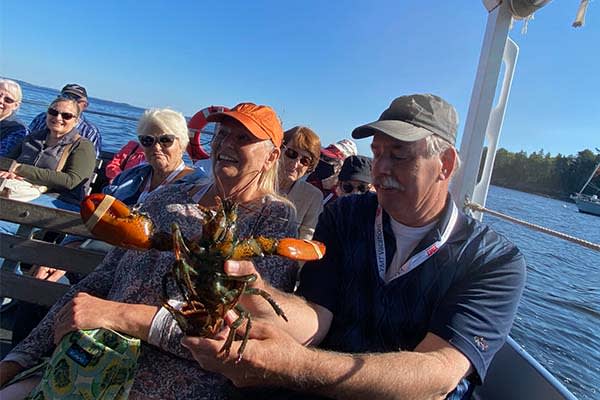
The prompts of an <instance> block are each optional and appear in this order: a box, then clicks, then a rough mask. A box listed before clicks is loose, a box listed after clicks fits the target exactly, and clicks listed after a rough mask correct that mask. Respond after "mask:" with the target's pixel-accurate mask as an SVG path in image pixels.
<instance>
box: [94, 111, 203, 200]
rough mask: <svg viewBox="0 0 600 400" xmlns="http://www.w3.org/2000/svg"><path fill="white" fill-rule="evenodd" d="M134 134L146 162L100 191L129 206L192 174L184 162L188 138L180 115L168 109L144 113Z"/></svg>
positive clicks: (124, 173)
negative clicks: (136, 133) (136, 135)
mask: <svg viewBox="0 0 600 400" xmlns="http://www.w3.org/2000/svg"><path fill="white" fill-rule="evenodd" d="M137 132H138V142H139V144H140V147H141V148H142V150H143V152H144V157H145V159H146V162H145V163H142V164H139V165H137V166H135V167H133V168H130V169H127V170H125V171H123V172H122V173H120V174H119V175H117V176H116V177H115V179H114V180H113V181H112V183H111V184H110V185H108V186H107V187H105V188H104V189H103V192H104V193H107V194H111V195H113V196H114V197H116V198H118V199H120V200H121V201H123V202H124V203H126V204H128V205H133V204H136V203H143V202H144V201H145V200H146V198H147V197H148V195H149V194H150V193H152V192H153V191H155V190H157V189H159V188H161V187H163V186H165V185H167V184H169V183H172V182H175V181H176V180H178V179H180V178H183V177H184V176H186V175H187V174H189V173H191V172H193V169H192V168H189V167H186V166H185V164H184V161H183V154H184V152H185V149H186V147H187V145H188V142H189V138H188V129H187V123H186V121H185V118H184V117H183V115H182V114H181V113H179V112H177V111H174V110H170V109H167V108H165V109H152V110H147V111H145V112H144V114H143V115H142V117H141V118H140V120H139V121H138V127H137Z"/></svg>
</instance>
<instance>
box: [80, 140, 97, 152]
mask: <svg viewBox="0 0 600 400" xmlns="http://www.w3.org/2000/svg"><path fill="white" fill-rule="evenodd" d="M78 147H79V148H80V149H85V150H89V151H93V152H94V154H95V153H96V148H95V147H94V143H92V141H91V140H90V139H88V138H86V137H84V136H80V137H79V139H78Z"/></svg>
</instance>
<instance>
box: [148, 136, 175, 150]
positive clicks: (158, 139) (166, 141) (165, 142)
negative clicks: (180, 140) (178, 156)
mask: <svg viewBox="0 0 600 400" xmlns="http://www.w3.org/2000/svg"><path fill="white" fill-rule="evenodd" d="M175 139H177V136H175V135H171V134H164V135H160V136H152V135H139V136H138V140H139V141H140V144H141V145H142V146H144V147H152V146H154V143H158V144H160V145H161V146H162V147H171V146H172V145H173V142H175Z"/></svg>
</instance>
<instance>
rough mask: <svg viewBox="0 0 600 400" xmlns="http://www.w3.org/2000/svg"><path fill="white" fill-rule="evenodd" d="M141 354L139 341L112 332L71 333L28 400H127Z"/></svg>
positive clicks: (62, 343)
mask: <svg viewBox="0 0 600 400" xmlns="http://www.w3.org/2000/svg"><path fill="white" fill-rule="evenodd" d="M139 353H140V340H139V339H136V338H132V337H129V336H125V335H122V334H120V333H117V332H115V331H112V330H108V329H102V328H101V329H92V330H79V331H76V332H71V333H69V334H67V335H65V337H63V338H62V340H61V341H60V343H59V344H58V346H57V347H56V349H55V350H54V353H53V354H52V357H50V360H48V365H47V367H46V370H45V371H44V375H43V377H42V380H41V382H40V383H39V385H38V386H37V387H36V388H34V389H33V391H32V392H31V393H30V395H29V396H28V397H27V399H31V400H41V399H69V400H76V399H84V400H88V399H89V400H92V399H101V400H109V399H110V400H125V399H127V397H128V395H129V390H130V389H131V385H132V383H133V378H134V376H135V369H136V365H137V358H138V355H139Z"/></svg>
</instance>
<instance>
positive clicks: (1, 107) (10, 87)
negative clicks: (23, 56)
mask: <svg viewBox="0 0 600 400" xmlns="http://www.w3.org/2000/svg"><path fill="white" fill-rule="evenodd" d="M22 93H23V92H22V91H21V86H19V84H18V83H17V82H15V81H12V80H10V79H0V156H1V157H5V156H6V154H8V152H9V150H10V149H11V148H13V147H14V146H15V145H17V143H19V142H20V141H21V140H23V138H24V137H25V136H26V135H27V134H29V130H28V129H27V127H26V126H25V124H23V123H22V122H21V121H19V120H18V119H17V118H16V115H15V114H16V113H17V110H18V109H19V106H20V105H21V98H22V97H23V94H22Z"/></svg>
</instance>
